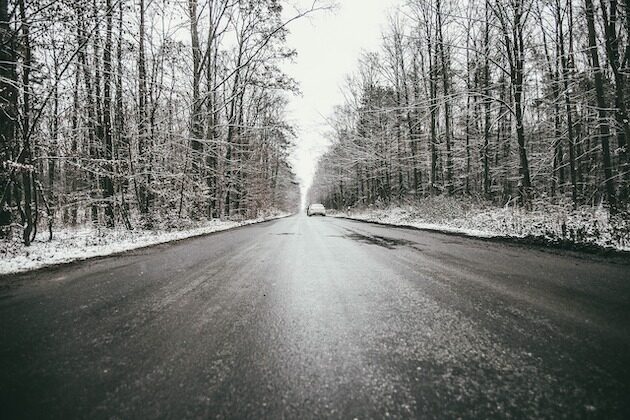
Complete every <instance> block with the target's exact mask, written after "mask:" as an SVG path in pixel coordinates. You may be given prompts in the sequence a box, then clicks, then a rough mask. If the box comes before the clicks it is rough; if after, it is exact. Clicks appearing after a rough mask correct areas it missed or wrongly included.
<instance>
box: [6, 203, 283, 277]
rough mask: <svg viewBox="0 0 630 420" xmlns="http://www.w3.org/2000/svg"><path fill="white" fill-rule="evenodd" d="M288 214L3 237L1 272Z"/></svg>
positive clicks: (35, 266)
mask: <svg viewBox="0 0 630 420" xmlns="http://www.w3.org/2000/svg"><path fill="white" fill-rule="evenodd" d="M288 215H289V214H288V213H280V214H275V215H273V216H266V217H259V218H257V219H249V220H243V221H230V220H218V219H215V220H209V221H206V222H203V223H200V224H198V225H196V226H194V227H190V228H188V229H184V230H161V231H160V230H157V231H149V230H140V229H137V230H126V229H124V228H118V229H107V228H98V227H93V226H89V227H80V228H66V229H61V230H58V231H54V232H53V239H52V241H47V240H46V239H47V238H48V233H47V232H43V233H40V234H39V235H38V239H36V240H35V241H34V242H33V243H32V244H31V246H30V247H25V246H24V245H23V244H22V243H21V242H20V241H19V238H14V239H12V240H5V241H2V240H0V275H2V274H11V273H19V272H23V271H29V270H35V269H38V268H42V267H46V266H50V265H56V264H63V263H68V262H72V261H76V260H84V259H87V258H92V257H100V256H104V255H111V254H115V253H119V252H123V251H129V250H132V249H137V248H142V247H146V246H150V245H156V244H161V243H165V242H170V241H176V240H179V239H185V238H190V237H193V236H199V235H205V234H208V233H212V232H218V231H222V230H227V229H232V228H235V227H238V226H244V225H250V224H253V223H259V222H263V221H266V220H272V219H277V218H280V217H286V216H288Z"/></svg>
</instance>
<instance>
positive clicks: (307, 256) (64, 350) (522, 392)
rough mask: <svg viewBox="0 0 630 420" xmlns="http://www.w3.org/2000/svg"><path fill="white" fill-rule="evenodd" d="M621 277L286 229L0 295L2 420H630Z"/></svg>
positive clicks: (552, 257)
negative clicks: (496, 419) (384, 419)
mask: <svg viewBox="0 0 630 420" xmlns="http://www.w3.org/2000/svg"><path fill="white" fill-rule="evenodd" d="M629 396H630V265H629V264H628V262H627V261H626V262H624V261H619V260H614V261H610V260H606V259H603V258H595V257H588V256H579V255H577V254H567V253H559V252H552V251H544V250H536V249H527V248H525V247H522V246H516V245H507V244H497V243H490V242H484V241H481V240H475V239H468V238H461V237H456V236H448V235H443V234H437V233H427V232H420V231H414V230H408V229H397V228H389V227H385V226H376V225H371V224H366V223H361V222H355V221H349V220H341V219H333V218H307V217H305V216H302V215H300V216H295V217H290V218H287V219H282V220H278V221H273V222H268V223H262V224H259V225H253V226H249V227H243V228H238V229H234V230H231V231H225V232H220V233H216V234H212V235H209V236H207V237H202V238H195V239H190V240H186V241H183V242H179V243H175V244H170V245H169V244H165V245H160V246H156V247H153V248H149V249H143V250H138V251H132V252H129V253H128V254H127V255H124V256H116V257H108V258H104V259H99V260H92V261H84V262H80V263H76V264H74V265H70V266H66V267H58V268H54V269H48V270H46V271H40V272H35V273H30V274H21V275H13V276H5V277H4V278H2V279H0V418H3V419H12V418H16V419H17V418H176V419H179V418H206V417H210V418H214V417H218V418H273V419H277V418H322V417H329V418H355V417H357V418H382V417H385V416H387V415H389V416H392V417H395V418H408V417H418V418H433V417H438V418H455V417H464V418H488V417H508V416H516V417H545V418H561V417H569V418H583V417H592V418H630V417H629V416H630V398H629Z"/></svg>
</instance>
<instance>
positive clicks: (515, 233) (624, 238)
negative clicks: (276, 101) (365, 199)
mask: <svg viewBox="0 0 630 420" xmlns="http://www.w3.org/2000/svg"><path fill="white" fill-rule="evenodd" d="M332 215H338V216H343V217H349V218H352V219H358V220H366V221H372V222H379V223H385V224H391V225H398V226H412V227H415V228H419V229H429V230H437V231H442V232H451V233H458V234H462V235H468V236H473V237H484V238H490V237H511V238H530V239H535V240H536V239H537V240H540V241H544V242H545V243H557V244H563V245H577V246H578V247H579V246H590V247H593V246H594V247H597V248H607V249H617V250H621V251H630V220H628V215H625V216H624V217H621V216H616V217H611V216H610V215H609V213H608V211H607V210H606V209H604V208H602V207H589V206H584V207H580V208H578V209H573V208H572V207H571V206H570V205H567V204H566V203H565V204H555V205H552V204H546V203H544V202H537V203H534V206H533V209H532V210H525V209H523V208H521V207H517V206H505V207H496V206H492V205H490V204H488V203H483V202H475V201H473V200H465V199H464V200H462V199H454V198H448V197H435V198H427V199H424V200H421V201H420V202H417V203H414V204H413V205H411V204H403V205H391V206H387V207H378V206H376V207H375V206H372V207H368V208H362V209H349V210H348V211H345V212H337V213H333V214H332Z"/></svg>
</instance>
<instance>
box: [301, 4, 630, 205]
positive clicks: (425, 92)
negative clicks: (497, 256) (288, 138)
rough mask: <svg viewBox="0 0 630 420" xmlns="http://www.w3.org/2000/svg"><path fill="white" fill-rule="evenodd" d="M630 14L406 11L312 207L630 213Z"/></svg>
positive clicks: (566, 7)
mask: <svg viewBox="0 0 630 420" xmlns="http://www.w3.org/2000/svg"><path fill="white" fill-rule="evenodd" d="M629 68H630V3H629V2H623V3H618V2H617V1H615V0H610V1H609V0H606V1H604V0H602V1H600V2H597V3H593V2H592V1H591V0H583V1H582V2H581V1H578V0H510V1H498V0H471V1H468V2H458V1H453V0H451V1H449V0H424V1H419V0H412V1H409V2H408V3H407V4H406V5H405V6H403V7H401V8H400V9H399V10H397V11H396V12H395V13H393V14H392V17H391V18H390V23H389V26H388V29H387V30H385V31H384V33H383V44H382V48H381V50H380V51H378V52H374V53H366V54H365V55H364V57H363V59H362V60H361V61H360V63H359V65H358V70H357V72H356V74H355V75H353V76H352V77H351V78H350V79H349V81H348V84H347V88H346V98H347V101H346V103H345V104H343V105H342V106H340V107H339V108H338V109H337V111H336V112H335V115H333V116H332V117H331V125H332V127H333V133H332V139H333V142H332V147H331V148H330V150H329V151H328V153H327V154H326V155H325V156H324V157H323V158H322V160H321V162H320V164H319V167H318V170H317V174H316V176H315V183H314V185H313V187H312V189H311V192H310V199H311V201H322V202H324V203H325V204H327V206H329V207H334V208H345V207H347V206H356V205H359V206H360V205H368V204H373V203H384V204H387V203H390V202H397V201H401V200H412V201H413V200H414V199H417V198H420V197H425V196H431V195H436V194H449V195H470V196H474V197H479V198H480V199H484V200H491V201H494V202H496V203H497V204H505V203H507V202H518V203H520V204H523V205H526V206H529V205H530V204H531V203H532V202H533V201H534V200H551V201H554V202H560V203H572V204H573V205H574V206H578V205H583V204H584V205H593V204H599V203H601V202H604V203H606V205H607V206H608V208H609V209H610V210H611V212H612V213H615V212H618V211H621V210H624V209H625V208H627V206H628V201H629V200H628V194H629V187H630V170H629V166H628V150H627V141H628V139H629V138H630V119H629V118H628V106H629V102H628V97H629V96H630V95H629V94H630V92H629V90H628V86H627V84H626V78H627V75H628V69H629Z"/></svg>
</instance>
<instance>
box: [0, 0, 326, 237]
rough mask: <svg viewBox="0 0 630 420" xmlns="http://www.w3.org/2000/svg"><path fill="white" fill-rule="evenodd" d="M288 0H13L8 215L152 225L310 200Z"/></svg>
mask: <svg viewBox="0 0 630 420" xmlns="http://www.w3.org/2000/svg"><path fill="white" fill-rule="evenodd" d="M313 11H314V8H312V9H309V10H304V11H299V10H296V11H295V12H294V13H293V12H291V13H293V15H291V16H288V17H287V16H285V14H284V13H283V10H282V6H281V5H280V3H279V2H278V1H277V0H179V1H169V0H0V196H1V200H2V201H1V202H0V216H1V217H0V219H1V220H0V222H1V223H0V224H1V225H2V227H3V232H2V234H3V235H5V236H6V235H8V234H14V235H15V232H19V234H20V235H21V236H22V238H23V240H24V243H26V244H27V245H28V244H29V243H30V242H31V241H32V240H33V238H34V237H35V235H36V233H37V228H38V226H39V227H40V231H41V230H42V228H41V227H42V226H44V227H48V230H50V234H51V235H52V232H53V230H54V228H55V227H56V226H67V225H76V224H85V223H94V224H96V225H99V226H108V227H113V226H125V227H126V228H128V229H132V228H136V227H139V228H151V227H154V226H155V225H156V224H159V225H160V226H163V225H164V224H166V225H169V224H170V225H173V226H175V225H176V224H177V221H178V220H179V219H188V220H199V219H204V218H218V217H231V218H235V217H236V218H243V217H255V216H256V215H257V214H258V213H259V212H261V211H268V210H270V209H284V210H287V209H292V208H293V206H295V205H296V203H298V204H299V185H298V183H297V182H296V180H295V176H294V174H293V173H292V170H291V167H290V165H289V163H288V154H289V151H290V148H291V145H292V143H293V142H294V140H295V139H294V137H295V134H294V130H293V129H292V127H291V126H290V125H289V124H287V122H286V119H285V115H284V112H285V105H286V102H287V94H288V93H291V92H295V91H296V90H297V85H296V83H295V82H294V81H293V80H291V79H290V78H289V77H287V76H286V75H285V74H283V72H282V71H281V70H280V67H279V65H280V64H281V63H282V61H283V60H287V59H290V58H291V57H292V56H293V55H294V54H295V52H294V51H292V50H291V49H289V48H288V47H287V45H286V42H285V37H286V34H287V25H288V23H290V22H292V21H294V20H296V19H299V18H301V17H303V16H305V15H307V14H309V13H311V12H313Z"/></svg>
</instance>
